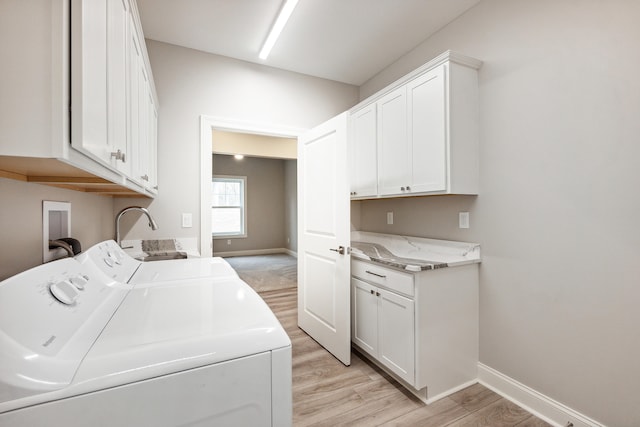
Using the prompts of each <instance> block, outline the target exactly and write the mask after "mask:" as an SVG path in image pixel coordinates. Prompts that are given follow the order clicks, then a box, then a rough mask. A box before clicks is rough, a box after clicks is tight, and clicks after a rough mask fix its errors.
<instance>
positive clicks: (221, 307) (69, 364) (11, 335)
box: [0, 242, 292, 427]
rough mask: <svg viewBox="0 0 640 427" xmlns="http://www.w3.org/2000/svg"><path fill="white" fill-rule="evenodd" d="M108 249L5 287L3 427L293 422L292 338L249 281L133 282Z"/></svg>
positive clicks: (131, 269) (0, 361)
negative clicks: (247, 282)
mask: <svg viewBox="0 0 640 427" xmlns="http://www.w3.org/2000/svg"><path fill="white" fill-rule="evenodd" d="M107 243H108V242H107ZM113 245H115V242H113ZM110 246H112V245H111V243H108V244H107V245H106V246H104V245H102V246H100V245H96V246H95V247H94V248H92V249H90V250H89V251H87V253H85V254H83V255H82V256H78V257H76V258H75V259H73V258H68V259H63V260H59V261H54V262H52V263H49V264H44V265H42V266H39V267H36V268H33V269H31V270H28V271H26V272H24V273H21V274H19V275H16V276H14V277H12V278H9V279H7V280H5V281H3V282H0V426H3V427H4V426H12V427H13V426H18V427H20V426H47V427H51V426H65V427H66V426H89V425H91V426H290V425H291V422H292V421H291V418H292V408H291V342H290V340H289V338H288V336H287V335H286V333H285V332H284V330H283V329H282V327H281V325H280V323H279V322H278V320H277V319H276V318H275V316H274V315H273V313H272V312H271V310H270V309H269V308H268V306H267V305H266V304H265V303H264V301H263V300H262V299H261V298H260V297H259V296H258V295H257V294H256V293H255V292H254V291H253V290H252V289H251V288H250V287H249V286H248V285H247V284H246V283H244V282H243V281H242V280H240V279H239V278H238V277H237V276H234V275H233V274H218V275H209V276H202V275H198V276H197V277H183V278H182V279H175V280H164V281H161V280H157V281H151V282H146V283H142V282H140V283H135V284H134V283H127V282H130V279H131V276H133V275H134V274H135V273H136V271H137V270H138V269H139V268H140V267H141V265H136V264H134V263H129V262H128V259H127V258H120V259H118V255H119V254H118V253H115V251H110V250H109V248H110ZM116 247H117V245H116ZM109 252H112V253H111V254H109ZM96 254H98V255H96ZM107 258H109V259H110V261H107ZM116 260H117V261H118V262H117V263H116ZM202 260H205V261H203V262H205V263H206V259H204V258H203V259H202ZM180 261H188V260H180ZM223 261H224V260H223ZM169 262H170V263H173V261H155V262H154V263H148V264H149V265H151V264H154V265H155V266H156V267H155V268H157V271H160V270H163V269H164V268H165V267H166V264H162V263H169ZM136 263H138V262H137V261H136ZM110 264H112V266H110ZM210 265H211V264H210ZM105 266H106V267H105ZM221 268H222V270H224V269H225V268H226V267H224V265H222V267H221ZM216 271H217V270H216ZM105 272H106V273H105ZM167 274H168V273H167ZM203 274H204V273H203ZM127 276H128V278H127V279H124V278H125V277H127ZM169 276H170V275H169V274H168V275H167V276H166V277H169Z"/></svg>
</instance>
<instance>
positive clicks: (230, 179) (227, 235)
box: [211, 175, 247, 240]
mask: <svg viewBox="0 0 640 427" xmlns="http://www.w3.org/2000/svg"><path fill="white" fill-rule="evenodd" d="M216 180H217V181H218V182H240V183H241V184H240V189H241V192H242V195H241V200H242V205H241V206H214V204H213V203H214V202H213V183H214V182H215V181H216ZM211 185H212V188H211V196H212V197H211V236H212V238H213V239H219V240H221V239H244V238H246V237H247V177H246V176H237V175H213V177H212V179H211ZM214 208H240V210H241V212H242V213H241V224H240V225H241V228H242V230H241V232H240V233H224V232H223V233H216V232H215V231H214V230H213V209H214Z"/></svg>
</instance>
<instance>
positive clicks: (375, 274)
mask: <svg viewBox="0 0 640 427" xmlns="http://www.w3.org/2000/svg"><path fill="white" fill-rule="evenodd" d="M365 273H369V274H373V275H374V276H378V277H381V278H383V279H386V277H387V276H383V275H382V274H378V273H374V272H372V271H369V270H366V271H365Z"/></svg>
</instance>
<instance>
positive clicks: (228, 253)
mask: <svg viewBox="0 0 640 427" xmlns="http://www.w3.org/2000/svg"><path fill="white" fill-rule="evenodd" d="M271 254H289V255H291V256H294V257H296V258H297V257H298V254H297V253H295V252H293V251H291V250H289V249H287V248H271V249H253V250H246V251H226V252H214V254H213V256H219V257H232V256H250V255H271Z"/></svg>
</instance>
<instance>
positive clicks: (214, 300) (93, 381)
mask: <svg viewBox="0 0 640 427" xmlns="http://www.w3.org/2000/svg"><path fill="white" fill-rule="evenodd" d="M290 345H291V341H290V340H289V337H288V336H287V334H286V333H285V332H284V330H283V329H282V326H281V325H280V323H279V322H278V320H277V319H276V317H275V315H274V314H273V312H272V311H271V310H270V309H269V307H268V306H267V305H266V303H265V302H264V301H263V300H262V298H260V296H259V295H258V294H257V293H256V292H255V291H254V290H253V289H251V288H250V287H249V286H248V285H247V284H246V283H244V282H243V281H242V280H240V279H238V278H230V279H225V280H221V279H199V280H191V281H184V282H172V283H167V284H155V285H154V286H150V287H136V288H134V289H133V290H132V291H131V292H130V293H129V295H128V296H127V298H126V300H125V301H124V302H123V303H122V305H121V306H120V308H119V309H118V311H117V312H116V314H115V315H114V316H113V318H112V319H111V321H110V322H109V324H108V325H107V327H106V328H105V330H104V331H103V333H102V334H101V336H100V338H99V339H98V341H97V342H96V344H95V345H94V346H93V347H92V348H91V350H90V351H89V353H88V354H87V356H86V358H85V360H84V361H83V363H82V366H81V367H80V369H79V370H78V373H77V375H76V378H75V380H74V382H75V383H77V384H78V385H81V388H83V389H84V388H88V387H90V388H92V389H100V388H104V387H112V386H115V385H119V384H126V383H130V382H133V381H139V380H143V379H145V378H151V377H156V376H159V375H166V374H169V373H174V372H179V371H182V370H185V369H192V368H195V367H199V366H204V365H208V364H212V363H218V362H222V361H226V360H231V359H235V358H238V357H243V356H247V355H252V354H256V353H261V352H265V351H269V350H273V349H276V348H282V347H287V346H290ZM82 383H84V384H82Z"/></svg>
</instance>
